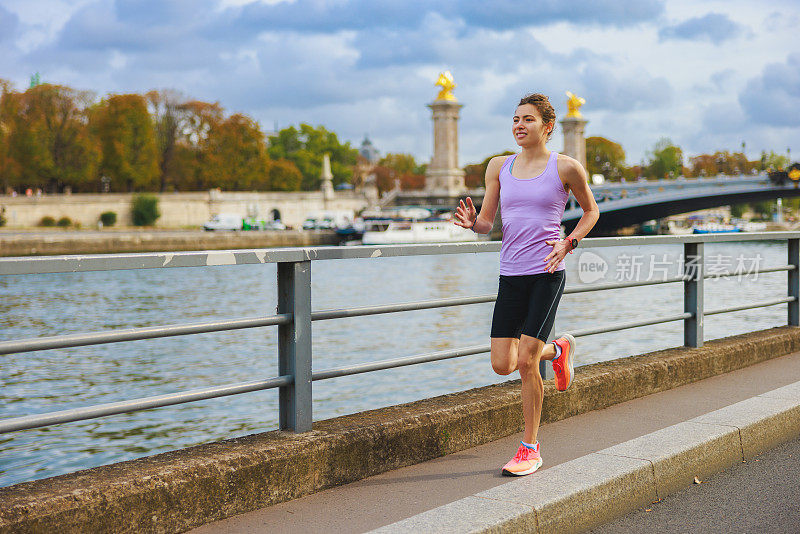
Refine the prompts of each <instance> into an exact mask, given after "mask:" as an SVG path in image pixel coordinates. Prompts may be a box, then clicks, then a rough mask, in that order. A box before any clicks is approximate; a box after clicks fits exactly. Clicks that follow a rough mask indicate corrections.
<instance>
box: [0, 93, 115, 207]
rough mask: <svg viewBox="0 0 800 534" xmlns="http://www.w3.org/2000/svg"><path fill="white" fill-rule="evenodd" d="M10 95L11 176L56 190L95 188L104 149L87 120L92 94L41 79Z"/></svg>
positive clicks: (23, 183) (24, 184) (19, 181)
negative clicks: (92, 134) (37, 82)
mask: <svg viewBox="0 0 800 534" xmlns="http://www.w3.org/2000/svg"><path fill="white" fill-rule="evenodd" d="M6 96H8V97H9V98H10V99H11V100H10V101H9V102H8V103H7V104H6V109H9V110H11V115H10V116H9V117H8V119H7V121H8V122H7V125H8V127H9V132H8V157H9V158H10V159H13V160H14V163H13V164H12V165H10V167H11V169H12V171H13V174H12V176H11V180H10V181H11V182H12V183H15V185H18V186H22V187H42V188H44V189H46V190H49V191H53V192H57V191H58V192H60V191H62V190H63V189H64V188H65V187H67V186H68V187H71V188H72V189H74V190H84V191H87V190H93V189H94V187H93V185H94V184H95V183H96V182H95V180H96V177H97V167H98V163H99V160H100V150H99V147H98V146H97V144H96V142H95V141H94V139H93V138H92V137H91V136H90V135H89V129H88V124H87V122H88V121H87V115H88V112H87V108H88V106H89V105H90V104H91V102H92V95H91V93H89V92H87V91H76V90H74V89H71V88H69V87H63V86H59V85H51V84H41V85H37V86H35V87H31V88H29V89H28V90H27V91H25V92H24V93H8V94H7V95H6Z"/></svg>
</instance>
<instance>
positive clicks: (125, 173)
mask: <svg viewBox="0 0 800 534" xmlns="http://www.w3.org/2000/svg"><path fill="white" fill-rule="evenodd" d="M91 125H92V132H93V133H94V135H95V136H96V137H97V139H98V140H99V143H100V147H101V149H102V162H101V164H100V173H101V174H103V175H105V176H107V177H108V178H110V180H111V181H110V185H111V188H112V190H117V191H154V190H156V187H158V185H159V184H158V177H159V168H158V153H157V148H156V138H155V129H154V128H153V123H152V121H151V119H150V115H149V114H148V112H147V103H146V101H145V99H144V97H142V96H141V95H136V94H127V95H111V96H108V97H107V98H105V99H103V100H102V101H101V102H100V103H99V104H98V105H97V106H95V108H94V109H93V110H92V114H91Z"/></svg>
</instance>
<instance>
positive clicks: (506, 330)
mask: <svg viewBox="0 0 800 534" xmlns="http://www.w3.org/2000/svg"><path fill="white" fill-rule="evenodd" d="M565 282H566V276H565V274H564V270H563V269H562V270H560V271H556V272H554V273H540V274H528V275H523V276H504V275H500V285H499V288H498V290H497V301H496V302H495V304H494V315H493V316H492V337H515V338H517V339H519V336H520V335H521V334H525V335H526V336H530V337H535V338H537V339H541V340H542V341H547V336H548V335H550V330H552V328H553V323H554V321H555V318H556V309H557V308H558V302H559V301H560V300H561V295H562V294H563V293H564V284H565Z"/></svg>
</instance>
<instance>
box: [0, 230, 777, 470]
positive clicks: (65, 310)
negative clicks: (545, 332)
mask: <svg viewBox="0 0 800 534" xmlns="http://www.w3.org/2000/svg"><path fill="white" fill-rule="evenodd" d="M590 252H591V254H597V256H590V255H588V253H587V251H586V250H579V251H576V252H575V254H573V255H569V256H568V257H567V258H568V262H567V287H579V286H581V285H585V284H586V283H589V282H586V281H585V280H584V281H582V280H581V275H580V273H579V272H578V265H579V264H582V263H592V264H594V265H601V266H602V265H603V264H605V265H606V272H605V275H604V276H602V277H601V279H600V280H598V281H597V282H596V283H600V282H603V281H605V282H612V281H614V280H615V279H619V280H629V279H632V278H638V279H642V280H643V279H648V278H659V277H663V276H664V275H665V274H666V275H674V274H675V273H676V272H677V269H678V264H679V262H680V260H681V258H680V255H681V252H682V246H680V245H674V246H672V245H662V246H658V247H643V248H633V247H625V248H622V247H619V248H606V249H595V250H592V251H590ZM706 254H707V262H708V265H709V267H710V269H711V270H712V271H713V270H715V269H718V270H734V271H735V270H738V271H740V272H742V273H743V275H742V276H740V277H738V279H736V278H733V279H715V280H707V281H706V302H705V306H706V309H714V308H718V307H722V306H726V305H736V304H743V303H747V302H753V301H759V300H765V299H769V298H772V297H780V296H783V295H785V294H786V274H785V272H778V273H769V274H762V275H759V276H754V275H752V274H747V273H748V272H750V271H752V268H753V267H754V266H760V267H762V268H763V267H767V266H776V265H783V264H785V263H786V245H785V244H781V243H775V244H773V243H769V242H758V243H740V244H719V245H706ZM588 260H590V261H588ZM497 269H498V254H497V253H484V254H466V255H444V256H420V257H408V258H377V259H372V260H333V261H319V262H314V263H313V271H312V280H313V288H312V301H313V308H314V309H315V310H318V309H329V308H342V307H352V306H365V305H374V304H379V303H385V304H388V303H397V302H409V301H413V300H425V299H431V298H442V297H457V296H473V295H483V294H491V293H494V292H495V291H496V289H497ZM665 269H666V271H665ZM589 272H590V271H584V274H583V277H584V278H585V277H586V274H587V273H589ZM594 272H597V271H594ZM275 305H276V268H275V265H257V266H253V265H248V266H223V267H208V268H187V269H164V270H155V269H153V270H139V271H115V272H97V273H68V274H47V275H27V276H1V277H0V340H12V339H21V338H30V337H39V336H52V335H57V334H68V333H78V332H97V331H102V330H108V329H115V328H133V327H145V326H156V325H165V324H178V323H192V322H201V321H206V320H213V319H231V318H241V317H252V316H258V315H270V314H273V313H274V312H275ZM682 306H683V297H682V284H664V285H659V286H650V287H643V288H633V289H620V290H613V291H603V292H590V293H583V294H572V295H565V296H564V298H563V299H562V301H561V306H560V308H559V311H558V316H557V320H556V326H555V330H556V332H564V331H568V330H569V329H581V328H587V327H590V326H596V325H600V324H613V323H619V322H625V321H631V320H636V319H640V318H644V317H650V316H657V315H661V316H663V315H669V314H674V313H680V312H681V311H682ZM491 314H492V304H479V305H470V306H462V307H455V308H445V309H439V310H426V311H415V312H405V313H395V314H389V315H382V316H372V317H360V318H352V319H339V320H330V321H319V322H315V323H314V325H313V351H314V368H315V369H327V368H333V367H339V366H344V365H351V364H356V363H361V362H369V361H374V360H381V359H387V358H395V357H399V356H405V355H414V354H420V353H425V352H432V351H437V350H443V349H447V348H457V347H464V346H470V345H477V344H486V343H488V336H489V327H490V320H491ZM785 322H786V305H780V306H773V307H769V308H760V309H755V310H749V311H741V312H736V313H732V314H723V315H715V316H709V317H707V318H706V323H705V337H706V339H707V340H709V339H715V338H720V337H724V336H728V335H733V334H738V333H743V332H748V331H752V330H757V329H763V328H769V327H773V326H780V325H783V324H785ZM682 342H683V335H682V324H681V323H668V324H663V325H657V326H648V327H644V328H637V329H632V330H624V331H621V332H614V333H609V334H601V335H593V336H587V337H583V338H579V339H578V348H577V355H576V363H577V364H579V365H580V364H588V363H593V362H598V361H603V360H609V359H614V358H618V357H623V356H629V355H633V354H639V353H642V352H647V351H652V350H657V349H662V348H667V347H673V346H678V345H681V344H682ZM276 355H277V328H276V327H266V328H257V329H250V330H239V331H233V332H223V333H215V334H203V335H194V336H183V337H175V338H166V339H159V340H145V341H134V342H124V343H115V344H111V345H100V346H94V347H78V348H73V349H65V350H49V351H41V352H32V353H25V354H12V355H6V356H0V419H2V418H7V417H15V416H22V415H29V414H37V413H44V412H49V411H55V410H62V409H66V408H73V407H81V406H89V405H93V404H100V403H106V402H113V401H118V400H124V399H129V398H138V397H147V396H151V395H158V394H164V393H170V392H176V391H182V390H188V389H194V388H201V387H206V386H213V385H220V384H231V383H236V382H245V381H251V380H255V379H258V378H269V377H272V376H276V375H277V364H276V358H277V356H276ZM506 379H507V378H506V377H499V376H496V375H494V374H493V372H492V370H491V366H490V365H489V363H488V355H486V354H479V355H474V356H467V357H464V358H458V359H454V360H448V361H444V362H437V363H431V364H423V365H416V366H410V367H404V368H400V369H393V370H387V371H380V372H375V373H369V374H362V375H357V376H352V377H344V378H338V379H332V380H324V381H320V382H315V383H314V406H313V409H314V418H315V420H317V419H324V418H330V417H335V416H338V415H343V414H349V413H354V412H358V411H362V410H367V409H371V408H377V407H381V406H387V405H392V404H398V403H403V402H408V401H412V400H416V399H420V398H425V397H431V396H435V395H441V394H444V393H450V392H455V391H461V390H465V389H469V388H473V387H477V386H483V385H486V384H491V383H496V382H501V381H504V380H506ZM276 425H277V391H276V390H270V391H266V392H260V393H249V394H243V395H236V396H232V397H225V398H221V399H212V400H207V401H201V402H195V403H190V404H183V405H179V406H172V407H165V408H159V409H154V410H148V411H145V412H137V413H132V414H123V415H116V416H112V417H105V418H101V419H94V420H90V421H83V422H76V423H67V424H62V425H57V426H52V427H48V428H42V429H34V430H27V431H21V432H14V433H9V434H3V435H0V447H2V452H1V453H0V486H7V485H10V484H15V483H18V482H23V481H26V480H33V479H38V478H44V477H49V476H53V475H58V474H62V473H68V472H71V471H75V470H78V469H83V468H87V467H93V466H97V465H102V464H106V463H110V462H118V461H121V460H128V459H132V458H137V457H140V456H144V455H150V454H155V453H159V452H164V451H169V450H173V449H177V448H181V447H186V446H189V445H194V444H198V443H203V442H208V441H214V440H219V439H224V438H230V437H235V436H242V435H246V434H251V433H255V432H264V431H268V430H273V429H275V428H276Z"/></svg>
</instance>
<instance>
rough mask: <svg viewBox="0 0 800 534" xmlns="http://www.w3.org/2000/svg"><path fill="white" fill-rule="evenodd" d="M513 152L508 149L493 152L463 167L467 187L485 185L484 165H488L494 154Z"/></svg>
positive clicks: (503, 154) (472, 187)
mask: <svg viewBox="0 0 800 534" xmlns="http://www.w3.org/2000/svg"><path fill="white" fill-rule="evenodd" d="M511 154H514V152H511V151H510V150H506V151H505V152H502V153H500V154H494V155H491V156H489V157H488V158H486V159H485V160H483V161H482V162H480V163H472V164H470V165H467V166H466V167H464V183H465V185H466V186H467V188H468V189H476V188H479V187H484V186H485V185H486V183H485V182H486V167H488V166H489V161H491V159H492V158H494V157H496V156H510V155H511Z"/></svg>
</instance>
